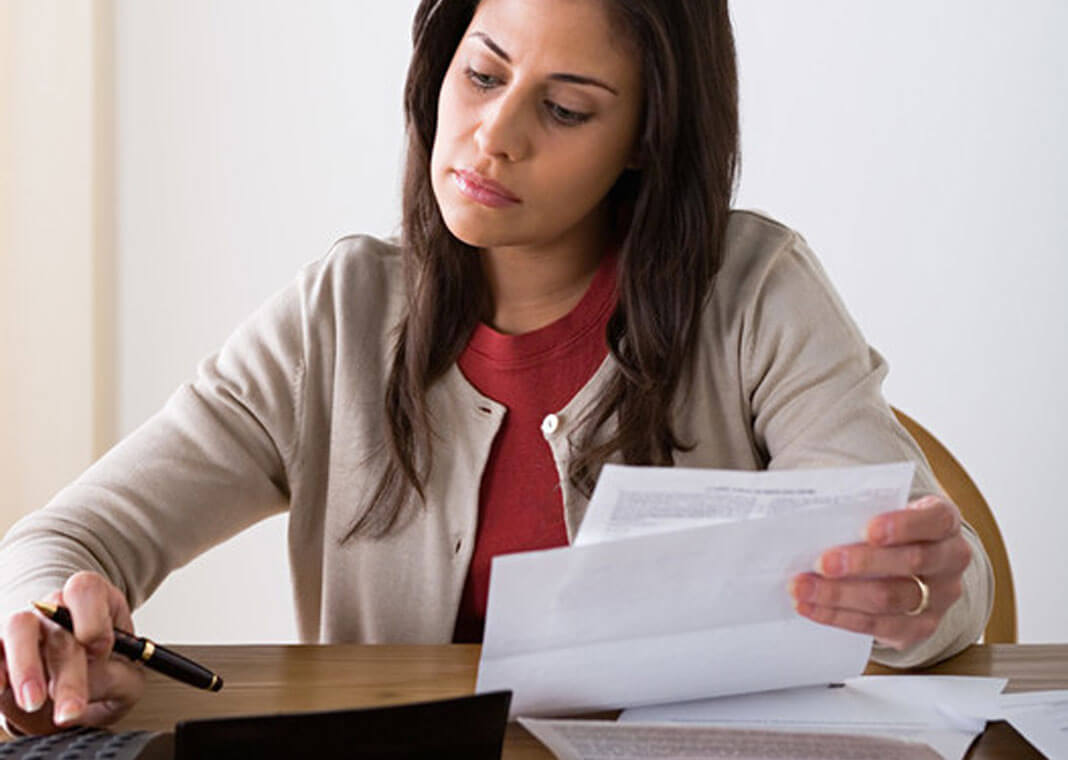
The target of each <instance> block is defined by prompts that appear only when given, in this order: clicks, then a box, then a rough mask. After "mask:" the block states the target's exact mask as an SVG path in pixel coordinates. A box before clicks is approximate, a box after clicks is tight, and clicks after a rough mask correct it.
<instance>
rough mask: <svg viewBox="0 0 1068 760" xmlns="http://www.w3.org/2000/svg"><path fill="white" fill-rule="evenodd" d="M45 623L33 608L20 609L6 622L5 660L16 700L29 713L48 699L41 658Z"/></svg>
mask: <svg viewBox="0 0 1068 760" xmlns="http://www.w3.org/2000/svg"><path fill="white" fill-rule="evenodd" d="M41 637H42V624H41V621H40V619H39V618H38V617H37V615H36V614H35V613H33V612H30V611H29V610H25V611H23V612H16V613H15V614H13V615H12V616H11V617H9V618H8V619H7V623H6V624H5V625H4V659H5V660H6V662H7V672H8V679H9V681H10V685H11V689H12V691H13V692H14V695H15V701H16V702H17V704H18V706H19V707H20V708H21V709H22V710H24V711H25V712H30V713H32V712H36V711H37V710H40V709H41V707H42V706H43V705H44V702H45V699H46V698H47V696H48V695H47V692H46V691H45V669H44V663H43V662H42V661H41Z"/></svg>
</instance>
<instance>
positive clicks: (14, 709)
mask: <svg viewBox="0 0 1068 760" xmlns="http://www.w3.org/2000/svg"><path fill="white" fill-rule="evenodd" d="M46 705H47V703H46ZM0 712H3V714H4V717H5V718H6V719H7V723H8V725H9V726H10V727H11V728H12V729H14V730H16V731H18V732H20V733H23V734H51V733H54V732H55V731H56V730H57V729H56V726H55V725H54V724H53V723H52V712H51V710H37V711H36V712H32V713H30V712H26V711H25V710H23V709H22V708H21V707H19V705H18V703H17V702H16V701H15V694H14V692H12V691H11V689H5V690H4V691H3V692H0Z"/></svg>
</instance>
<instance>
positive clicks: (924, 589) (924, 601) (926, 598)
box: [905, 575, 931, 615]
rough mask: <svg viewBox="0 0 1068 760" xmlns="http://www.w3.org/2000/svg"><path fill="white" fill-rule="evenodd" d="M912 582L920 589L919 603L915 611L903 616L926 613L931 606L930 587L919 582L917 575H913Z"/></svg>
mask: <svg viewBox="0 0 1068 760" xmlns="http://www.w3.org/2000/svg"><path fill="white" fill-rule="evenodd" d="M912 580H914V581H916V585H917V586H919V587H920V603H919V604H917V605H916V608H915V609H911V610H909V611H908V612H906V613H905V614H906V615H919V614H920V613H921V612H926V610H927V607H928V606H930V604H931V587H930V586H928V585H927V584H926V583H924V582H923V581H922V580H920V576H918V575H913V576H912Z"/></svg>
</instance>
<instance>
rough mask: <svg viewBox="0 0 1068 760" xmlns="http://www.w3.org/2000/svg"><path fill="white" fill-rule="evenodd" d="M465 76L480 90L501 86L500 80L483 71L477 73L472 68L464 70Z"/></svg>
mask: <svg viewBox="0 0 1068 760" xmlns="http://www.w3.org/2000/svg"><path fill="white" fill-rule="evenodd" d="M464 76H466V77H467V78H468V79H470V80H471V82H472V84H474V85H475V87H477V88H478V89H480V90H488V89H489V88H491V87H493V86H495V85H497V84H500V80H499V79H497V77H493V76H490V75H489V74H483V73H482V72H481V71H475V70H474V69H472V68H471V67H470V66H469V67H467V68H466V69H464Z"/></svg>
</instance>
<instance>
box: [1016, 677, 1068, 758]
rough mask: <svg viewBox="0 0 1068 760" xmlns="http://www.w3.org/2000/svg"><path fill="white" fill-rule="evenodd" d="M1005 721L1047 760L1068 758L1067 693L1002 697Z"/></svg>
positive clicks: (1032, 692)
mask: <svg viewBox="0 0 1068 760" xmlns="http://www.w3.org/2000/svg"><path fill="white" fill-rule="evenodd" d="M1001 709H1002V711H1003V717H1004V719H1005V720H1007V721H1008V722H1009V724H1010V725H1011V726H1012V727H1013V728H1015V729H1016V730H1017V731H1018V732H1019V733H1020V735H1021V736H1023V737H1024V738H1025V739H1027V741H1029V742H1031V744H1033V745H1034V746H1035V747H1036V748H1037V749H1038V750H1039V751H1041V752H1042V753H1043V754H1044V755H1046V757H1051V758H1068V691H1031V692H1022V693H1019V694H1002V695H1001Z"/></svg>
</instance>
